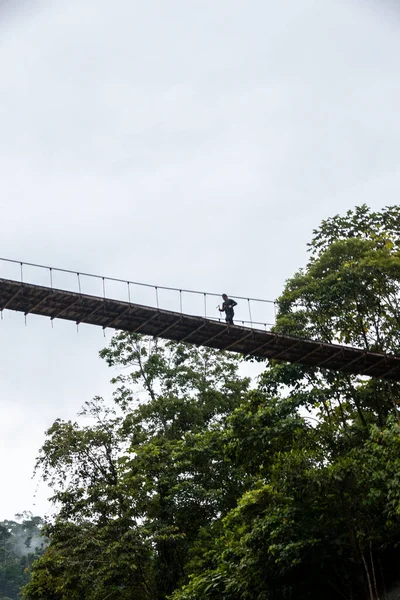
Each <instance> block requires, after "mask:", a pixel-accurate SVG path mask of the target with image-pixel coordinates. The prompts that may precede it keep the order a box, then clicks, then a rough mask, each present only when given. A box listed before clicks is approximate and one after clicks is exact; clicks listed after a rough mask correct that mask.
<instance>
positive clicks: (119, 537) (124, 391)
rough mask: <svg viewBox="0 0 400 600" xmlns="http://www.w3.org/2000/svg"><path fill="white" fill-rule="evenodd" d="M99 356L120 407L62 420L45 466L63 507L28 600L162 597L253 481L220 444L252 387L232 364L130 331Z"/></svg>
mask: <svg viewBox="0 0 400 600" xmlns="http://www.w3.org/2000/svg"><path fill="white" fill-rule="evenodd" d="M101 355H102V357H103V358H104V359H105V360H107V362H108V363H109V364H110V366H112V367H114V368H116V369H118V370H119V371H120V373H119V374H118V375H117V376H116V377H115V378H114V380H113V383H114V384H115V393H114V401H115V408H114V409H112V408H109V407H106V406H105V404H104V402H103V401H102V400H101V399H100V398H96V399H95V400H94V401H93V402H91V403H88V404H86V406H85V409H84V412H83V415H84V416H86V417H89V418H90V419H91V421H92V422H91V423H90V425H87V426H80V425H78V424H77V423H71V422H67V423H65V422H62V421H56V422H55V423H54V425H53V426H52V427H51V428H50V429H49V431H48V432H47V440H46V442H45V444H44V445H43V448H42V450H41V453H40V456H39V459H38V468H40V469H41V470H42V473H43V475H44V477H45V479H47V480H48V481H49V482H50V483H51V484H52V486H53V487H54V489H55V494H54V497H53V500H54V501H55V502H57V503H58V504H59V505H60V510H59V513H58V515H57V518H56V520H55V521H54V522H53V523H49V524H47V526H46V534H47V535H48V536H49V538H50V540H51V544H50V547H49V550H48V552H47V553H46V555H45V556H44V557H43V558H42V560H40V561H39V562H38V563H37V565H36V568H35V571H34V576H33V578H32V581H31V583H30V585H28V586H27V587H26V589H25V592H24V594H25V597H26V598H30V599H32V600H33V599H36V598H38V599H39V598H47V597H48V596H49V594H54V598H56V599H57V600H58V598H60V600H64V599H65V600H66V599H67V598H68V600H69V599H73V598H75V597H76V598H79V597H80V598H81V597H85V598H87V599H89V600H92V599H93V600H97V599H99V600H100V599H102V598H104V597H105V596H107V597H109V598H118V599H119V600H123V599H124V598H127V599H128V598H129V599H131V598H134V599H136V598H138V599H141V598H160V599H161V598H165V597H166V595H167V594H169V593H171V592H173V590H174V589H175V588H176V587H177V586H178V585H179V584H180V582H183V581H184V580H185V578H186V573H185V563H186V561H187V557H188V553H189V550H190V548H191V546H192V545H193V543H194V540H196V538H197V535H198V532H199V531H200V530H201V528H203V527H204V526H206V525H207V524H208V523H211V522H212V521H213V520H215V519H217V518H218V517H220V516H221V515H222V514H226V512H227V511H228V510H229V509H231V508H232V507H233V506H234V505H235V502H236V498H237V497H238V495H240V492H241V490H243V489H244V482H245V481H246V479H247V475H246V474H245V473H244V472H242V471H241V470H240V469H237V468H236V467H235V466H234V465H233V464H232V463H231V461H228V460H224V456H223V436H222V435H221V432H222V431H223V429H224V424H225V421H226V418H227V415H229V414H230V413H231V412H232V410H233V409H234V408H235V407H237V406H239V405H240V403H241V402H242V401H243V398H244V397H245V395H246V394H247V390H248V387H249V380H248V379H246V378H241V377H239V375H238V373H237V370H238V359H237V358H236V357H233V356H230V355H221V354H217V353H216V352H214V351H211V350H207V349H203V350H195V349H194V348H191V347H189V346H183V345H181V344H172V343H169V344H159V343H158V342H156V341H154V342H152V341H150V340H147V339H142V338H140V337H139V336H135V335H129V334H124V333H121V334H118V335H117V336H115V337H114V338H113V340H112V342H111V345H110V347H109V348H107V349H105V350H103V351H102V352H101ZM94 580H95V581H96V585H93V581H94Z"/></svg>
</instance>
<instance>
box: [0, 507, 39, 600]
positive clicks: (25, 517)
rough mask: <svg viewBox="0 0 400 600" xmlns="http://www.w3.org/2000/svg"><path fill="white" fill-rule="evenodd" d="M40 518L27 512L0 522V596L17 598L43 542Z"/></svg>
mask: <svg viewBox="0 0 400 600" xmlns="http://www.w3.org/2000/svg"><path fill="white" fill-rule="evenodd" d="M42 525H43V523H42V519H41V518H40V517H34V516H32V514H30V513H23V514H19V515H16V520H15V521H11V520H6V521H1V522H0V599H1V598H3V599H4V598H7V597H8V598H10V600H14V599H15V600H17V598H18V597H19V592H20V590H21V588H22V586H24V585H25V584H26V583H27V582H28V581H29V574H30V568H31V566H32V563H33V562H34V560H36V559H37V558H38V557H39V556H40V555H41V553H42V551H43V547H44V545H45V540H44V539H43V537H42V535H41V533H42V531H41V529H42Z"/></svg>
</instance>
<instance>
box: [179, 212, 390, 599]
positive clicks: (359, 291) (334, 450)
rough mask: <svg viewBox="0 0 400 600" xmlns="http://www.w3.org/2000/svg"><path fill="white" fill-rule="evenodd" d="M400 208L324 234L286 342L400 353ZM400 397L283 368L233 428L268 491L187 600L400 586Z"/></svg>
mask: <svg viewBox="0 0 400 600" xmlns="http://www.w3.org/2000/svg"><path fill="white" fill-rule="evenodd" d="M399 222H400V209H399V208H398V207H392V208H390V207H389V208H386V209H384V210H383V211H381V212H379V213H373V212H371V211H370V210H369V209H368V208H367V207H366V206H361V207H358V208H356V209H355V210H354V211H349V212H348V213H347V214H346V216H345V217H340V216H336V217H334V218H332V219H328V220H327V221H324V222H323V223H322V225H321V227H320V228H319V229H318V230H316V231H315V232H314V238H313V240H312V241H311V243H310V245H309V249H310V254H311V256H310V260H309V263H308V265H307V267H306V268H305V269H304V270H301V271H300V272H299V273H297V274H295V276H294V277H293V278H291V279H290V280H289V281H288V282H287V285H286V287H285V290H284V292H283V294H282V296H281V297H280V298H279V301H278V306H279V313H278V318H277V325H276V330H277V331H279V332H282V333H288V334H292V335H299V336H302V337H309V338H313V339H319V340H323V341H328V342H334V341H340V342H342V343H348V344H354V345H357V346H360V347H364V348H365V349H371V350H382V351H392V352H398V349H399V328H398V324H399V316H400V313H399V305H398V297H399V285H400V262H399V257H400V254H399V251H400V244H399V229H398V223H399ZM398 393H399V387H398V384H391V385H389V384H386V383H385V382H380V381H377V380H369V379H368V378H363V377H354V376H349V375H346V374H341V373H332V372H329V371H326V370H324V369H317V368H307V367H301V366H297V365H287V364H282V363H279V362H277V361H272V363H271V364H270V365H269V367H268V368H267V369H266V371H265V373H264V374H263V376H262V378H261V381H260V386H259V389H258V390H257V392H256V393H253V399H252V402H250V403H248V404H246V405H242V406H241V407H240V408H238V409H237V410H236V411H235V412H234V413H233V415H232V416H231V417H230V418H229V419H228V422H227V426H228V430H227V435H228V438H229V439H230V441H229V444H228V448H229V450H230V452H232V453H233V456H234V458H235V461H237V463H239V464H241V466H242V468H243V469H245V470H246V471H247V472H250V473H251V474H252V475H253V477H254V478H255V481H254V483H253V485H252V486H250V487H249V489H248V490H247V491H246V492H245V493H244V494H243V496H242V497H241V498H240V499H239V501H238V505H237V507H235V508H234V509H232V510H231V511H230V512H229V513H228V514H227V515H226V516H225V517H224V518H223V520H222V529H221V533H220V536H219V538H218V539H217V540H216V541H215V543H214V547H213V549H211V550H210V551H209V556H210V555H211V558H209V560H208V564H207V563H205V562H204V563H203V564H202V565H201V566H200V569H198V570H194V571H193V572H192V574H191V578H190V581H189V583H188V584H187V585H186V586H184V587H183V588H181V589H180V590H176V591H175V594H174V595H173V599H174V600H200V599H201V600H204V599H207V598H210V599H211V598H219V599H229V600H236V599H238V600H239V599H240V600H242V599H243V600H244V599H247V598H249V599H250V598H252V599H253V598H254V599H258V600H262V599H263V600H266V599H274V600H275V599H282V600H284V599H286V598H288V599H289V598H296V599H301V598H308V599H312V598H320V597H322V596H323V597H324V598H332V599H333V598H338V597H343V596H344V597H348V598H365V597H369V598H370V600H375V599H376V598H378V596H379V590H380V589H382V587H383V586H384V585H387V584H388V583H390V581H391V580H393V579H394V578H396V577H397V571H396V568H395V563H396V560H398V556H399V554H398V549H397V548H398V545H399V542H400V520H399V514H400V513H399V511H398V508H397V507H398V505H399V504H398V503H399V499H400V490H399V488H398V475H397V473H398V468H399V466H400V465H399V463H398V444H399V441H400V437H399V436H400V428H399V424H398V419H397V416H398V415H397V403H396V398H398Z"/></svg>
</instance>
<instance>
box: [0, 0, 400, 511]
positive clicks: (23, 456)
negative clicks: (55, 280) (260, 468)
mask: <svg viewBox="0 0 400 600" xmlns="http://www.w3.org/2000/svg"><path fill="white" fill-rule="evenodd" d="M379 6H380V7H381V8H379ZM399 28H400V16H399V11H398V10H397V9H396V6H395V2H391V1H390V0H386V2H381V3H378V2H373V1H372V0H370V1H368V0H365V1H361V0H343V1H341V0H324V1H321V0H280V2H276V1H272V0H146V1H145V2H144V1H140V0H113V1H112V2H111V1H110V0H107V1H105V0H68V1H66V0H29V2H28V1H24V0H12V1H11V0H5V1H4V0H3V1H1V0H0V75H1V76H0V186H1V187H0V202H1V212H0V217H1V218H0V256H2V257H8V258H13V259H17V260H25V261H30V262H38V263H45V264H50V265H53V266H56V267H57V266H58V267H64V268H69V269H73V270H80V271H88V272H95V273H100V274H104V275H110V276H114V277H121V278H124V279H134V280H136V281H144V282H150V283H157V284H159V285H162V284H164V285H170V286H176V287H185V288H196V289H206V290H215V291H216V292H222V291H224V292H225V291H226V292H227V293H237V294H242V295H245V296H247V295H251V296H260V297H265V298H275V297H277V296H278V295H279V293H280V291H281V290H282V287H283V285H284V282H285V280H286V279H287V278H288V277H290V276H291V275H292V274H293V273H294V272H295V271H296V270H297V269H298V268H299V267H300V266H302V265H303V264H304V263H305V261H306V243H307V241H308V240H309V239H310V236H311V233H312V229H313V228H315V227H317V226H318V225H319V223H320V221H321V219H323V218H326V217H328V216H331V215H333V214H336V213H338V212H344V211H346V210H347V209H349V208H352V207H353V206H354V205H356V204H361V203H363V202H366V203H367V204H369V205H370V206H372V207H373V208H374V209H379V208H381V207H383V206H385V205H388V204H396V203H397V202H398V196H399V191H400V172H399V164H400V144H399V139H400V138H399V136H400V120H399V106H400V81H399V72H398V60H399V56H400V35H399ZM1 269H2V266H1V264H0V277H1V276H4V272H3V271H2V270H1ZM2 273H3V275H2ZM107 335H108V340H109V338H110V333H108V334H107ZM0 336H1V342H2V343H1V344H0V403H1V404H0V406H1V419H0V473H1V481H2V494H1V496H0V520H1V519H3V518H12V516H13V515H14V514H15V513H16V512H19V511H22V510H32V511H33V512H34V513H39V514H43V513H44V512H45V510H46V509H47V506H46V503H45V497H46V495H47V490H46V489H45V488H44V486H43V485H39V488H38V492H37V496H36V499H35V497H34V493H35V490H36V485H37V483H38V482H36V481H32V480H31V475H32V469H33V464H34V459H35V456H36V454H37V451H38V449H39V447H40V445H41V444H42V443H43V441H44V431H45V429H46V428H47V427H49V426H50V425H51V424H52V422H53V421H54V419H55V418H57V417H60V418H63V419H69V418H71V419H73V418H74V417H75V415H76V413H77V411H78V410H79V408H80V406H81V405H82V404H83V402H84V401H85V400H88V399H90V398H92V397H93V396H94V395H96V394H103V395H105V396H108V395H109V393H110V388H109V386H108V381H109V379H110V378H111V376H112V373H111V372H110V371H109V370H108V369H107V367H106V366H105V364H103V363H102V361H101V360H100V359H99V358H98V351H99V350H100V349H101V348H102V347H103V346H104V345H105V344H106V343H107V339H104V338H103V332H102V331H101V329H96V328H94V327H90V326H83V327H81V328H80V330H79V333H77V331H76V327H75V326H74V325H73V324H72V323H68V322H61V321H59V322H56V323H55V325H54V328H51V326H50V323H49V321H48V320H45V319H41V318H38V317H28V320H27V325H26V326H25V324H24V318H23V316H22V315H20V314H17V313H10V312H8V313H7V312H5V313H4V319H3V321H0Z"/></svg>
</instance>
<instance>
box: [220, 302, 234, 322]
mask: <svg viewBox="0 0 400 600" xmlns="http://www.w3.org/2000/svg"><path fill="white" fill-rule="evenodd" d="M236 305H237V302H235V300H232V298H228V299H227V300H224V302H223V303H222V308H220V309H219V310H220V312H224V313H225V321H226V322H227V323H228V325H233V317H234V315H235V312H234V310H233V307H234V306H236Z"/></svg>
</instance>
